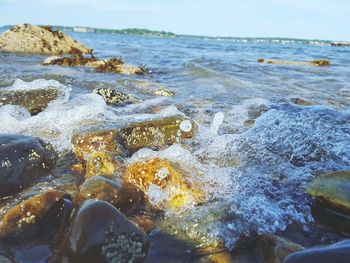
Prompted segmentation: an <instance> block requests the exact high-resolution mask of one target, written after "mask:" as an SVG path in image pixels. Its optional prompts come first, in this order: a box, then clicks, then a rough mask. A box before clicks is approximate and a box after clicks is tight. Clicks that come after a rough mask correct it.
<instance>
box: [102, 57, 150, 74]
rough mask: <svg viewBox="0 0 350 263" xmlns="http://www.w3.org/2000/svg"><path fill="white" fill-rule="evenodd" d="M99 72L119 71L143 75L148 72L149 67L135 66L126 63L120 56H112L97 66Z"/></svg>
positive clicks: (120, 72)
mask: <svg viewBox="0 0 350 263" xmlns="http://www.w3.org/2000/svg"><path fill="white" fill-rule="evenodd" d="M96 71H98V72H105V73H119V74H125V75H143V74H147V73H148V69H146V68H144V67H135V66H131V65H127V64H124V62H123V61H122V60H121V59H120V58H111V59H109V60H106V61H105V62H104V63H102V64H101V65H99V66H98V67H97V68H96Z"/></svg>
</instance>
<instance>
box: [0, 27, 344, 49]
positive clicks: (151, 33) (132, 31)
mask: <svg viewBox="0 0 350 263" xmlns="http://www.w3.org/2000/svg"><path fill="white" fill-rule="evenodd" d="M13 26H14V25H4V26H0V32H1V31H4V30H7V29H10V28H11V27H13ZM43 26H46V25H43ZM50 26H51V27H52V29H53V30H59V31H62V32H80V33H105V34H118V35H137V36H146V37H162V38H198V39H205V40H218V41H233V42H243V43H249V42H253V43H259V42H261V43H276V44H304V45H315V46H335V47H350V41H333V40H322V39H299V38H288V37H282V38H279V37H223V36H202V35H185V34H176V33H173V32H167V31H157V30H150V29H145V28H125V29H107V28H93V27H84V26H76V27H73V26H60V25H50Z"/></svg>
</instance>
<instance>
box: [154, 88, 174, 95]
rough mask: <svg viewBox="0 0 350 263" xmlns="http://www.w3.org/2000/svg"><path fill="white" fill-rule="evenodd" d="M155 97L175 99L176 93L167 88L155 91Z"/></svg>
mask: <svg viewBox="0 0 350 263" xmlns="http://www.w3.org/2000/svg"><path fill="white" fill-rule="evenodd" d="M154 95H157V96H162V97H173V96H174V95H175V93H174V92H172V91H170V90H167V89H166V88H159V89H157V90H155V91H154Z"/></svg>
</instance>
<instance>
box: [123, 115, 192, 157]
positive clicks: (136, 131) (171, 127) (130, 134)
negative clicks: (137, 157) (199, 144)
mask: <svg viewBox="0 0 350 263" xmlns="http://www.w3.org/2000/svg"><path fill="white" fill-rule="evenodd" d="M194 135H195V124H194V122H193V121H192V120H190V119H188V118H184V117H180V116H174V117H167V118H164V119H160V120H150V121H143V122H138V123H131V124H129V125H126V126H124V127H121V128H120V129H119V138H120V143H121V144H122V146H123V147H124V148H125V149H126V150H128V151H129V153H131V154H132V153H134V152H136V151H138V150H139V149H141V148H144V147H148V148H151V149H154V150H160V149H164V148H166V147H168V146H170V145H172V144H174V143H176V142H179V141H180V140H181V139H186V138H192V137H193V136H194Z"/></svg>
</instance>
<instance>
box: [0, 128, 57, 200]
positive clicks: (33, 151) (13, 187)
mask: <svg viewBox="0 0 350 263" xmlns="http://www.w3.org/2000/svg"><path fill="white" fill-rule="evenodd" d="M56 159H57V154H56V153H55V151H54V149H53V148H52V146H51V145H50V144H48V143H45V142H44V141H42V140H41V139H39V138H33V137H29V136H24V135H19V134H1V135H0V196H5V195H10V194H15V193H18V192H19V191H21V190H22V189H23V188H24V187H27V186H29V185H31V184H32V183H34V182H35V181H36V180H37V179H39V178H40V177H42V176H44V175H47V173H48V172H49V171H50V170H51V169H52V168H53V167H54V165H55V162H56Z"/></svg>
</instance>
